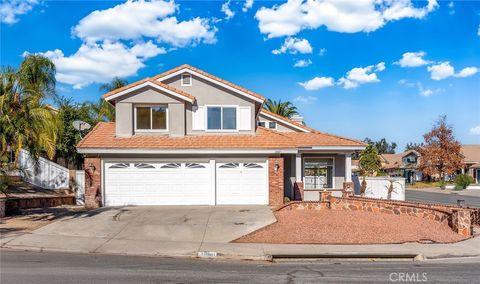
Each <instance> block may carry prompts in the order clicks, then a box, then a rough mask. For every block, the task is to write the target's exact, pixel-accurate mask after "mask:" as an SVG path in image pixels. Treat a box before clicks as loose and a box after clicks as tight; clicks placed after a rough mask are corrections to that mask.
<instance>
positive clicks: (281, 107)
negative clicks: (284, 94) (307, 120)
mask: <svg viewBox="0 0 480 284" xmlns="http://www.w3.org/2000/svg"><path fill="white" fill-rule="evenodd" d="M263 107H264V108H265V109H266V110H268V111H270V112H273V113H275V114H278V115H281V116H283V117H286V118H291V117H292V116H293V115H296V114H298V111H297V107H296V106H294V105H293V104H292V103H291V102H289V101H286V102H282V100H278V101H275V100H271V99H267V101H266V102H265V104H264V105H263Z"/></svg>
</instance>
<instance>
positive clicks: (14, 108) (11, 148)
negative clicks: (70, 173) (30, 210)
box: [0, 55, 57, 167]
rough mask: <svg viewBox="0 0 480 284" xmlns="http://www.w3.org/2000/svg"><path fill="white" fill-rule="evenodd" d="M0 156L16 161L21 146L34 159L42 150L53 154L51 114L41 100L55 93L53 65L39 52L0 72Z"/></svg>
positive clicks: (12, 162) (53, 119)
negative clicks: (10, 157) (18, 65)
mask: <svg viewBox="0 0 480 284" xmlns="http://www.w3.org/2000/svg"><path fill="white" fill-rule="evenodd" d="M0 92H1V93H0V146H1V148H0V158H1V159H2V167H3V166H5V161H6V160H8V157H9V154H11V155H12V159H10V162H11V163H10V166H12V165H13V167H15V165H16V164H17V160H18V156H19V153H20V150H21V149H25V150H27V151H29V153H30V155H31V157H32V158H33V159H34V160H37V159H38V157H39V156H40V155H41V154H42V153H46V154H47V156H48V157H49V158H53V156H54V155H55V141H56V137H57V124H56V117H55V114H54V113H53V112H52V110H51V108H49V107H48V105H47V104H46V103H45V102H44V99H45V98H46V97H48V96H54V95H55V65H54V64H53V63H52V62H51V61H50V60H49V59H48V58H45V57H42V56H40V55H28V56H27V57H26V58H25V59H24V61H23V62H22V64H21V65H20V68H19V69H18V70H16V69H14V68H12V67H10V66H8V67H2V69H1V72H0Z"/></svg>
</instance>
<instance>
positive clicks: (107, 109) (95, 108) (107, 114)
mask: <svg viewBox="0 0 480 284" xmlns="http://www.w3.org/2000/svg"><path fill="white" fill-rule="evenodd" d="M126 85H128V82H127V81H126V80H123V79H120V78H118V77H115V78H113V79H112V81H110V82H109V83H105V84H103V85H101V86H100V87H99V91H100V92H102V93H108V92H111V91H113V90H116V89H118V88H121V87H123V86H126ZM90 108H91V110H92V115H93V116H94V117H95V120H96V121H97V122H98V121H115V108H114V107H113V106H112V105H111V104H110V103H109V102H107V101H105V100H104V99H103V98H101V99H100V100H99V101H98V102H97V103H90Z"/></svg>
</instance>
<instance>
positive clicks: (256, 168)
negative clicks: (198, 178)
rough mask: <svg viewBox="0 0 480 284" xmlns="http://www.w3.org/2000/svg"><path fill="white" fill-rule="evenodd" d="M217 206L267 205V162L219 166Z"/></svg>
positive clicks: (235, 163) (230, 163)
mask: <svg viewBox="0 0 480 284" xmlns="http://www.w3.org/2000/svg"><path fill="white" fill-rule="evenodd" d="M216 180H217V204H267V203H268V193H267V172H266V162H265V161H264V162H258V163H245V162H243V163H242V162H226V163H219V164H217V176H216Z"/></svg>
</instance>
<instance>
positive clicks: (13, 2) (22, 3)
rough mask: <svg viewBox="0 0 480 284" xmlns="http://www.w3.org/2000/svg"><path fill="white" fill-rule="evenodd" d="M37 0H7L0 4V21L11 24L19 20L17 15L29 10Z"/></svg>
mask: <svg viewBox="0 0 480 284" xmlns="http://www.w3.org/2000/svg"><path fill="white" fill-rule="evenodd" d="M37 4H38V0H7V1H4V2H2V3H1V4H0V22H2V23H5V24H8V25H13V24H15V23H17V22H18V21H19V19H18V17H17V16H19V15H24V14H26V13H28V12H29V11H31V10H32V9H33V7H34V6H35V5H37Z"/></svg>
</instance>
